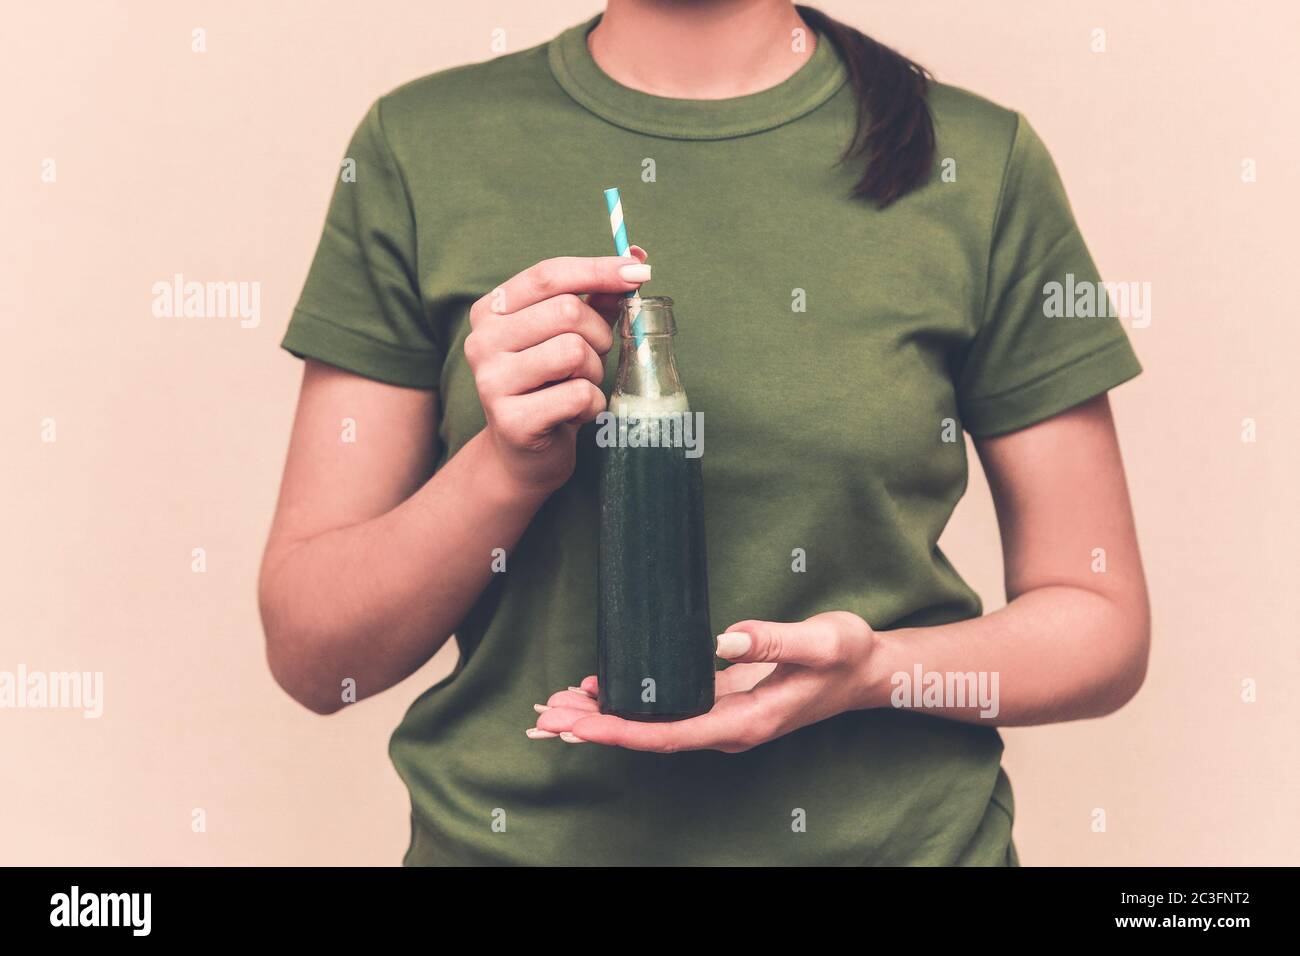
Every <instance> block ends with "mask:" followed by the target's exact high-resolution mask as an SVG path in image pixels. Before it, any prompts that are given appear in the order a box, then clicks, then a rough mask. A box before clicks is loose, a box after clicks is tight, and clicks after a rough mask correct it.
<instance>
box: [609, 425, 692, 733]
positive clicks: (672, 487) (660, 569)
mask: <svg viewBox="0 0 1300 956" xmlns="http://www.w3.org/2000/svg"><path fill="white" fill-rule="evenodd" d="M634 421H635V420H634V419H631V418H630V417H629V423H633V422H634ZM598 453H599V455H600V566H599V571H598V575H597V580H598V583H597V587H598V588H599V592H598V593H599V611H598V615H597V640H598V645H597V678H598V679H599V681H600V709H601V711H602V712H603V713H606V714H616V715H618V716H619V717H626V718H628V719H630V720H681V719H684V718H686V717H695V716H697V715H699V714H703V713H706V712H707V711H708V710H709V709H710V708H712V707H713V674H714V666H713V660H714V638H713V631H712V629H711V628H710V627H709V586H708V575H707V571H706V561H705V555H704V496H703V490H704V480H703V475H702V472H701V468H700V459H699V458H687V457H686V454H685V449H682V448H672V447H669V448H618V447H610V448H601V449H599V452H598ZM649 682H653V683H649ZM650 698H653V699H650Z"/></svg>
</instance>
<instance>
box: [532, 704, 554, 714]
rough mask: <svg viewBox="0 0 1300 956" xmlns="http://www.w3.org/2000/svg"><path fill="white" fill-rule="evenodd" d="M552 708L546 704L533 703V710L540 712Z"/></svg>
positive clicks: (542, 712)
mask: <svg viewBox="0 0 1300 956" xmlns="http://www.w3.org/2000/svg"><path fill="white" fill-rule="evenodd" d="M550 709H551V708H550V707H548V706H547V705H546V704H533V710H535V711H537V712H538V713H539V714H544V713H546V712H547V711H548V710H550Z"/></svg>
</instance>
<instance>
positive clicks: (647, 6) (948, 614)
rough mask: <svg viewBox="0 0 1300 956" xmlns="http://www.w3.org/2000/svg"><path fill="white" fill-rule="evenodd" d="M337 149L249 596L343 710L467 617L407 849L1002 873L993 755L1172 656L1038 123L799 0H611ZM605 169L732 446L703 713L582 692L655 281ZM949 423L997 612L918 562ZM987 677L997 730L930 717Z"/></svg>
mask: <svg viewBox="0 0 1300 956" xmlns="http://www.w3.org/2000/svg"><path fill="white" fill-rule="evenodd" d="M348 157H349V158H350V159H351V160H353V161H354V164H345V172H346V170H347V169H349V168H353V165H354V168H355V176H352V175H344V176H343V177H342V178H341V181H340V182H339V184H338V185H337V188H336V191H335V195H334V198H333V201H332V204H331V206H330V211H329V216H328V220H327V223H326V227H325V233H324V237H323V238H322V240H321V244H320V248H319V250H318V252H317V254H316V258H315V261H314V263H313V265H312V268H311V271H310V274H309V277H308V280H307V283H306V288H305V290H304V291H303V294H302V298H301V300H300V302H299V305H298V307H297V309H296V310H295V313H294V315H293V318H292V321H291V323H290V325H289V331H288V334H287V335H286V337H285V341H284V345H285V347H286V348H287V349H289V350H290V351H291V352H293V353H294V354H296V355H299V356H302V357H305V358H306V359H307V362H306V370H305V374H304V379H303V384H302V392H301V397H300V401H299V405H298V411H297V417H296V419H295V422H294V428H293V436H292V441H291V445H290V450H289V456H288V463H287V465H286V469H285V475H284V481H283V487H282V489H281V495H280V502H279V506H278V508H277V511H276V516H275V522H274V526H273V528H272V531H271V535H270V541H269V544H268V546H267V551H266V557H265V561H264V566H263V572H262V579H261V605H262V613H263V619H264V622H265V628H266V635H267V653H268V657H269V660H270V665H271V669H272V671H273V673H274V674H275V676H276V678H277V680H278V681H279V682H280V684H281V685H282V686H283V687H284V688H285V689H286V690H287V691H288V692H289V693H290V694H292V695H293V696H294V697H295V698H296V699H297V700H299V701H301V702H302V703H303V704H305V705H306V706H308V707H310V708H311V709H312V710H314V711H317V712H319V713H330V712H332V711H335V710H338V709H339V708H340V707H341V706H342V705H343V703H344V702H345V701H346V700H351V699H353V698H352V697H349V696H348V693H349V689H350V688H355V695H356V696H357V697H365V696H368V695H371V694H376V693H379V692H380V691H382V690H384V689H385V688H387V687H390V686H392V685H393V684H395V683H397V682H398V681H400V680H402V679H403V678H404V677H406V676H408V675H409V674H411V673H412V672H413V671H415V670H416V669H417V668H418V667H420V665H421V664H423V663H424V662H425V661H427V660H428V659H429V658H430V656H431V655H432V654H433V653H434V652H435V651H437V650H438V648H439V647H441V646H442V644H443V643H444V642H445V641H446V640H447V639H448V637H449V636H450V635H451V634H452V633H453V631H454V632H455V635H456V640H457V643H458V645H459V650H460V663H459V664H458V666H457V668H456V670H455V672H454V673H453V674H452V675H451V676H450V677H449V678H448V679H447V680H445V681H444V682H442V683H441V684H439V685H438V686H436V687H434V688H430V689H429V690H428V691H427V692H426V693H424V694H423V695H422V696H421V697H420V698H419V699H418V700H416V702H415V703H414V704H413V705H412V707H411V708H410V710H409V712H408V713H407V715H406V718H405V719H404V721H403V722H402V725H401V726H400V727H399V728H398V729H397V731H396V733H395V734H394V736H393V738H392V744H391V753H392V757H393V760H394V762H395V764H396V766H397V769H398V771H399V773H400V774H401V776H402V778H403V780H404V781H405V782H406V784H407V786H408V787H409V789H410V792H411V802H412V840H411V846H410V849H409V851H408V853H407V856H406V862H407V863H408V864H434V863H437V864H445V863H555V864H588V863H589V864H602V863H603V864H618V863H646V864H651V863H663V864H672V863H682V864H688V863H690V864H696V863H698V864H722V863H822V864H1009V863H1015V862H1016V857H1015V850H1014V846H1013V843H1012V840H1011V817H1012V812H1013V810H1012V797H1011V789H1010V784H1009V782H1008V780H1007V778H1006V775H1005V774H1004V773H1003V772H1002V771H1001V769H1000V766H999V763H1000V754H1001V750H1002V744H1001V740H1000V738H999V735H998V732H997V730H996V729H995V728H996V727H997V726H999V725H1024V724H1041V723H1050V722H1055V721H1064V720H1075V719H1079V718H1085V717H1096V716H1100V715H1103V714H1107V713H1110V712H1111V711H1113V710H1115V709H1116V708H1118V707H1120V706H1121V705H1123V704H1124V703H1125V702H1126V701H1127V700H1128V699H1129V698H1131V697H1132V696H1133V694H1134V693H1135V692H1136V690H1137V688H1138V687H1139V685H1140V684H1141V682H1142V680H1143V676H1144V673H1145V667H1146V659H1147V644H1148V613H1147V598H1146V591H1145V584H1144V582H1143V576H1142V570H1141V565H1140V561H1139V556H1138V549H1137V544H1136V539H1135V533H1134V528H1133V519H1132V516H1131V514H1130V509H1129V502H1128V497H1127V491H1126V489H1125V483H1124V475H1123V469H1122V465H1121V462H1120V455H1119V450H1118V447H1117V443H1116V438H1115V431H1114V428H1113V425H1112V421H1111V415H1110V410H1109V406H1108V403H1107V398H1106V392H1107V390H1108V389H1110V388H1112V387H1113V386H1115V385H1117V384H1119V383H1121V382H1123V381H1125V380H1127V379H1129V378H1131V377H1133V376H1134V375H1136V374H1137V373H1138V372H1139V371H1140V368H1139V365H1138V363H1137V360H1136V359H1135V357H1134V355H1133V352H1132V350H1131V348H1130V347H1129V344H1128V341H1127V339H1126V337H1125V334H1124V332H1123V330H1122V328H1121V327H1120V325H1119V323H1118V322H1117V321H1116V320H1115V319H1113V318H1107V317H1102V318H1069V319H1063V318H1053V317H1049V314H1048V311H1047V310H1045V308H1044V298H1045V295H1044V291H1045V288H1046V287H1048V286H1049V285H1050V284H1051V283H1057V282H1059V283H1065V282H1067V281H1072V282H1073V283H1074V288H1076V289H1081V288H1085V287H1088V286H1089V285H1090V284H1095V283H1096V282H1097V281H1098V279H1097V274H1096V269H1095V267H1094V265H1093V263H1092V261H1091V259H1090V257H1089V254H1088V251H1087V249H1086V247H1085V245H1084V242H1083V240H1082V238H1081V237H1080V235H1079V232H1078V229H1077V227H1076V225H1075V223H1074V220H1073V217H1072V215H1071V212H1070V209H1069V205H1068V203H1067V201H1066V198H1065V194H1064V191H1063V189H1062V187H1061V184H1060V182H1059V180H1058V178H1057V175H1056V171H1055V169H1054V167H1053V165H1052V161H1051V159H1050V157H1049V155H1048V153H1047V151H1046V150H1045V148H1044V146H1043V144H1042V143H1041V141H1040V140H1039V139H1038V137H1037V136H1036V135H1035V133H1034V132H1033V130H1032V129H1031V128H1030V127H1029V126H1028V124H1027V123H1026V122H1025V121H1024V120H1023V119H1022V118H1021V117H1019V116H1018V114H1016V113H1013V112H1009V111H1007V110H1004V109H1002V108H1000V107H998V106H995V105H993V104H991V103H989V102H987V101H985V100H982V99H979V98H978V97H975V96H973V95H971V94H968V93H965V92H963V91H960V90H957V89H954V88H952V87H948V86H944V85H940V84H935V83H932V82H929V81H928V79H927V77H926V75H925V74H924V73H923V72H922V71H921V70H920V68H919V67H917V66H915V65H914V64H912V63H910V62H909V61H907V60H905V59H904V58H902V57H901V56H899V55H898V54H896V53H894V52H892V51H890V50H888V49H886V48H884V47H882V46H880V45H879V44H877V43H875V42H874V41H872V40H870V39H868V38H867V37H865V36H863V35H861V34H859V33H858V32H856V31H855V30H852V29H851V28H849V27H846V26H843V25H840V24H838V23H836V22H834V21H832V20H830V19H829V18H827V17H826V16H824V15H822V14H820V13H818V12H816V11H814V10H810V9H808V8H804V7H798V8H796V7H793V6H791V5H790V4H789V3H787V2H783V0H714V2H700V3H695V4H679V3H670V2H666V0H609V4H608V8H607V10H606V11H605V14H604V16H603V17H600V18H597V19H596V20H593V21H592V22H590V23H587V24H583V25H581V26H578V27H575V28H573V29H571V30H568V31H566V32H565V33H562V34H561V35H560V36H559V37H557V38H556V39H555V40H553V41H551V42H550V43H548V44H545V45H543V46H540V47H536V48H534V49H531V50H525V51H523V52H521V53H516V54H512V55H507V56H503V57H500V58H499V59H496V60H493V61H491V62H488V63H483V64H478V65H474V66H469V67H463V68H460V69H455V70H450V71H447V72H444V73H439V74H436V75H433V76H429V77H426V78H424V79H421V80H417V81H415V82H414V83H411V84H409V85H407V86H404V87H402V88H400V89H398V90H397V91H395V92H393V93H391V94H389V95H387V96H385V97H383V98H381V99H380V100H379V101H378V102H377V103H376V104H375V105H374V106H373V107H372V108H371V110H370V112H369V113H368V115H367V116H366V118H365V119H364V121H363V122H362V124H361V126H360V128H359V129H358V130H357V133H356V135H355V137H354V139H353V142H352V144H351V147H350V150H349V153H348ZM612 184H617V185H620V186H621V187H622V190H623V200H624V208H625V209H626V210H627V213H628V222H629V224H630V226H631V230H632V234H633V236H634V238H636V239H637V240H638V241H639V242H641V243H643V245H644V246H645V248H646V249H650V250H652V251H653V253H654V269H655V272H654V274H655V276H656V277H657V278H658V279H660V280H661V281H662V284H663V285H662V289H659V288H656V287H655V286H651V287H650V288H649V289H648V290H647V294H649V293H650V292H659V291H662V292H665V293H669V294H671V295H672V297H673V299H674V300H675V302H676V311H677V315H678V319H679V326H680V332H679V334H678V336H677V349H678V354H679V364H680V368H681V371H682V376H683V380H684V381H685V383H686V386H687V390H688V392H689V394H690V396H691V402H692V407H693V408H695V409H698V410H702V411H703V413H704V415H705V418H706V420H707V424H708V429H707V445H706V450H707V454H706V455H705V456H704V466H705V468H704V470H705V476H706V489H707V490H706V494H705V501H706V521H705V524H706V527H707V534H708V554H709V578H710V587H711V617H712V619H713V620H714V621H715V622H723V623H725V624H727V625H729V626H728V627H727V628H726V631H725V633H724V634H723V635H722V636H721V637H720V638H719V640H718V654H719V656H720V658H723V659H725V660H726V661H729V662H732V666H730V667H728V668H726V669H724V670H722V671H721V672H720V673H719V675H718V681H717V683H718V700H717V704H716V706H715V707H714V709H713V710H712V711H711V712H710V713H708V714H706V715H704V716H702V717H697V718H693V719H690V720H684V721H680V722H675V723H658V724H654V723H634V722H628V721H623V720H620V719H618V718H616V717H613V716H607V715H601V714H599V713H598V711H597V708H596V704H595V701H594V700H593V698H592V693H593V691H594V690H595V686H594V678H592V677H587V678H586V680H583V677H584V675H590V674H591V673H592V672H593V670H594V665H595V637H594V635H595V600H596V587H595V574H596V564H597V562H596V511H595V494H596V492H595V477H594V471H593V461H594V454H593V452H594V449H593V448H592V447H591V443H590V442H588V441H580V440H579V438H578V428H579V426H580V425H581V424H582V423H584V422H588V421H591V420H592V419H593V418H594V417H595V416H596V415H597V414H598V413H599V412H600V411H601V410H602V409H604V407H605V401H606V399H605V392H606V391H607V386H606V387H605V389H604V390H602V386H603V385H606V383H608V381H609V377H610V375H611V374H612V371H613V368H614V364H615V358H616V353H617V350H614V349H612V344H613V343H612V338H613V337H612V335H611V330H610V327H609V319H610V318H611V317H612V315H613V310H614V306H615V305H616V303H617V302H618V300H619V297H620V296H621V295H622V294H624V293H626V292H628V291H630V290H633V289H636V288H638V287H639V286H640V285H641V284H642V283H644V282H646V281H648V280H649V279H650V277H651V267H650V266H649V265H648V264H646V261H647V259H646V254H645V253H644V252H643V251H642V250H641V249H640V248H637V249H634V254H633V255H632V256H629V257H626V258H618V257H610V256H606V255H601V254H600V253H601V252H603V251H605V250H606V249H607V247H608V244H609V235H608V231H607V230H608V226H607V223H606V220H605V216H604V210H603V206H602V204H601V195H600V190H601V188H602V187H604V186H607V185H612ZM1067 277H1068V278H1067ZM1092 287H1093V288H1095V285H1093V286H1092ZM1101 311H1102V312H1103V313H1104V312H1105V311H1106V310H1104V309H1102V310H1101ZM341 422H343V423H345V425H344V431H343V433H342V437H341V431H340V427H341V426H340V423H341ZM962 428H964V429H965V430H966V431H968V432H969V433H970V434H971V435H972V436H973V437H974V440H975V445H976V448H977V449H978V452H979V455H980V458H981V461H982V463H983V467H984V469H985V471H986V473H987V474H988V477H989V481H990V484H991V486H992V489H993V494H994V499H995V503H996V506H997V511H998V518H999V522H1000V526H1001V529H1002V539H1003V542H1002V543H1003V549H1004V554H1005V564H1006V588H1007V597H1008V603H1007V605H1006V607H1005V608H1003V609H1001V610H998V611H996V612H994V613H992V614H988V615H984V616H980V610H981V609H980V602H979V599H978V598H977V596H976V595H975V594H974V592H973V591H972V590H971V589H970V588H969V587H968V586H967V585H966V584H964V583H963V581H962V580H961V578H960V577H959V576H958V574H957V572H956V571H955V570H954V569H953V568H952V566H951V565H950V564H949V563H948V561H947V560H946V558H945V557H944V555H943V554H942V553H941V552H940V550H939V549H938V547H937V546H936V541H937V540H938V537H939V534H940V532H941V531H942V529H943V527H944V525H945V523H946V522H947V520H948V518H949V516H950V514H951V512H952V509H953V507H954V505H955V504H956V502H957V500H958V498H959V497H960V496H961V494H962V492H963V491H964V489H965V485H966V477H967V470H966V469H967V462H966V454H965V446H964V443H963V441H962V439H961V434H960V432H961V429H962ZM583 435H584V436H585V435H586V432H583ZM349 439H355V440H349ZM503 568H504V572H503V573H494V572H502V569H503ZM1101 570H1104V571H1105V573H1098V572H1099V571H1101ZM966 674H971V675H974V676H975V677H976V678H978V680H979V681H981V682H982V683H981V684H980V686H981V687H983V688H985V689H986V690H988V689H996V691H997V693H996V695H995V700H994V701H993V706H989V703H990V702H989V701H987V700H986V701H984V702H983V703H982V704H981V703H978V702H976V701H972V700H969V699H967V700H964V701H963V700H958V699H955V698H952V697H950V696H944V695H941V694H940V695H926V694H922V693H921V690H922V688H923V687H924V686H928V681H929V680H930V677H929V676H928V675H939V678H938V679H939V680H941V681H945V682H947V683H951V678H952V677H953V675H966ZM917 675H919V676H920V677H921V681H920V683H919V685H918V686H917V687H916V691H917V693H915V694H912V693H910V692H907V688H908V682H909V681H913V680H914V678H915V677H916V676H917ZM579 681H581V683H580V684H578V683H577V682H579ZM575 685H576V686H575ZM566 687H567V688H568V689H567V690H566V689H565V688H566ZM534 705H537V707H536V710H537V713H535V712H534ZM927 710H928V711H930V712H929V713H926V712H925V711H927ZM534 720H535V725H533V726H529V725H530V724H533V723H534ZM526 727H527V728H528V733H527V734H525V733H523V732H522V731H523V730H524V729H525V728H526ZM569 743H573V744H580V745H579V746H568V744H569ZM668 753H672V754H673V755H672V756H664V754H668Z"/></svg>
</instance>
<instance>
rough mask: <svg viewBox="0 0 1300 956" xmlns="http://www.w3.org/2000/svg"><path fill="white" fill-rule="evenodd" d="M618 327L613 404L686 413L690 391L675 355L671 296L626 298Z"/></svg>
mask: <svg viewBox="0 0 1300 956" xmlns="http://www.w3.org/2000/svg"><path fill="white" fill-rule="evenodd" d="M616 328H617V330H618V333H619V341H620V351H619V357H618V376H617V378H616V379H615V382H614V392H613V394H612V395H611V396H610V407H611V408H613V410H614V412H615V414H618V413H619V406H620V405H622V406H623V407H624V408H626V409H628V410H637V409H639V410H640V411H641V412H642V413H649V414H655V413H668V412H684V411H686V409H687V404H686V390H685V389H684V388H683V387H682V380H681V378H680V377H679V376H678V374H677V358H676V356H675V355H674V354H673V334H674V333H675V332H676V331H677V323H676V321H675V320H674V319H673V300H672V299H670V298H668V297H667V296H649V297H647V298H644V299H642V298H639V297H634V298H629V299H626V300H624V302H623V307H622V310H621V312H620V314H619V319H618V322H617V323H616Z"/></svg>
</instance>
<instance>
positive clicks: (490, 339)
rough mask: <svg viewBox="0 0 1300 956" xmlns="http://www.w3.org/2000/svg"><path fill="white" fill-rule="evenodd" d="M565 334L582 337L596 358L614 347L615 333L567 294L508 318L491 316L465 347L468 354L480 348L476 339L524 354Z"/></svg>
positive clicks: (490, 345) (599, 318)
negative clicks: (570, 333)
mask: <svg viewBox="0 0 1300 956" xmlns="http://www.w3.org/2000/svg"><path fill="white" fill-rule="evenodd" d="M566 332H572V333H576V334H577V335H581V336H582V337H583V338H584V339H585V340H586V342H587V344H588V345H589V346H590V347H591V349H592V351H594V352H595V353H596V354H597V355H604V354H605V353H606V352H608V351H609V350H610V348H612V347H613V345H614V332H613V330H612V329H610V327H609V322H607V321H606V320H605V317H604V316H603V315H601V314H600V313H599V312H597V311H596V310H595V309H593V308H592V307H591V306H590V305H588V304H587V303H586V302H583V301H582V299H580V298H578V297H577V296H576V295H573V294H571V293H568V292H566V293H565V294H563V295H557V296H554V297H553V298H550V299H546V300H545V301H543V302H538V303H537V304H536V305H530V306H528V308H526V309H523V310H521V311H519V312H514V313H511V314H510V315H503V316H493V317H492V319H491V320H490V322H488V323H485V324H483V325H481V326H480V327H479V328H477V329H475V330H474V331H473V332H471V333H470V335H469V338H468V339H466V341H465V348H466V350H467V354H468V351H470V350H472V349H473V348H477V347H479V346H478V345H477V344H474V343H472V342H471V340H475V342H478V341H481V342H482V343H483V345H482V347H483V348H485V349H489V350H496V351H504V352H523V351H525V350H526V349H530V348H532V347H533V346H535V345H541V344H542V343H543V342H546V341H547V340H549V339H553V338H557V337H558V336H560V335H563V334H564V333H566Z"/></svg>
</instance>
